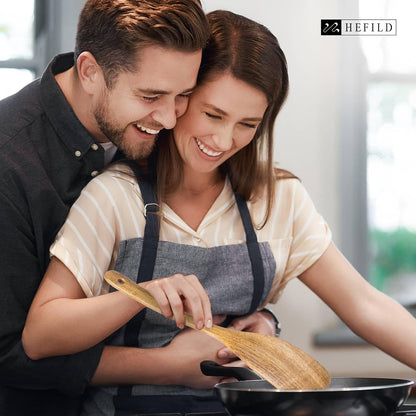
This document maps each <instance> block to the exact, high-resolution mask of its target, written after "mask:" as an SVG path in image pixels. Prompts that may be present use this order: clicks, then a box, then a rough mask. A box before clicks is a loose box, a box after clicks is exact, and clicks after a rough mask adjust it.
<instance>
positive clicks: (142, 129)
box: [136, 124, 160, 134]
mask: <svg viewBox="0 0 416 416" xmlns="http://www.w3.org/2000/svg"><path fill="white" fill-rule="evenodd" d="M136 127H137V128H138V129H139V130H141V131H144V132H146V133H149V134H158V133H159V132H160V130H153V129H149V128H147V127H143V126H140V125H139V124H136Z"/></svg>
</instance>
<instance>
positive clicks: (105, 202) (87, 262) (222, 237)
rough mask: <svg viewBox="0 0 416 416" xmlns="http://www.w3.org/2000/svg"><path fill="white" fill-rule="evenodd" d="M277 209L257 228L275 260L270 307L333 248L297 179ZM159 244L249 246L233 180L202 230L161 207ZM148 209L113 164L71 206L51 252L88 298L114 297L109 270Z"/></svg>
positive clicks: (281, 194) (255, 215)
mask: <svg viewBox="0 0 416 416" xmlns="http://www.w3.org/2000/svg"><path fill="white" fill-rule="evenodd" d="M275 186H276V192H275V200H274V204H273V209H272V213H271V216H270V218H269V220H268V221H267V223H266V225H265V226H264V227H263V228H261V229H260V230H256V233H257V238H258V240H259V242H265V241H267V242H268V243H269V244H270V247H271V250H272V252H273V255H274V257H275V260H276V274H275V277H274V281H273V285H272V290H271V292H270V294H269V297H268V299H267V302H266V303H268V302H276V301H277V299H278V298H279V296H280V294H281V292H282V290H283V289H284V287H285V286H286V284H287V283H288V282H289V281H290V280H291V279H292V278H294V277H297V276H299V275H300V274H301V273H302V272H303V271H305V270H306V269H308V268H309V267H310V266H311V265H312V264H313V263H314V262H315V261H316V260H317V259H318V258H319V257H320V256H321V255H322V254H323V253H324V251H325V250H326V249H327V247H328V245H329V244H330V242H331V238H332V237H331V231H330V229H329V228H328V226H327V224H326V222H325V221H324V220H323V218H322V217H321V216H320V215H319V214H318V213H317V211H316V209H315V207H314V205H313V202H312V200H311V199H310V197H309V195H308V193H307V192H306V190H305V188H304V187H303V185H302V184H301V183H300V181H299V180H298V179H282V180H278V181H276V184H275ZM247 205H248V209H249V211H250V214H251V216H252V219H253V221H254V223H255V224H260V223H261V222H262V220H263V218H264V214H265V210H266V201H265V199H264V198H263V199H261V198H260V199H258V200H256V201H254V202H248V204H247ZM160 212H161V226H160V240H161V241H170V242H174V243H179V244H188V245H194V246H199V247H214V246H221V245H230V244H238V243H243V242H245V233H244V228H243V224H242V221H241V218H240V215H239V212H238V207H237V204H236V202H235V198H234V194H233V191H232V189H231V186H230V183H229V182H228V181H226V182H225V185H224V188H223V190H222V192H221V194H220V195H219V196H218V198H217V199H216V201H215V202H214V204H213V205H212V206H211V208H210V210H209V211H208V212H207V214H206V216H205V217H204V219H203V220H202V222H201V224H200V225H199V227H198V229H197V230H193V229H192V228H191V227H189V226H188V225H187V224H186V223H185V222H184V221H183V220H182V219H181V218H180V217H179V216H178V215H176V214H175V212H174V211H173V210H172V209H171V208H170V207H169V206H168V205H166V204H161V206H160ZM144 226H145V217H144V206H143V200H142V197H141V193H140V189H139V186H138V184H137V181H136V179H135V178H134V176H133V175H132V173H131V171H130V170H129V169H128V168H127V167H125V166H121V165H115V166H113V167H111V168H110V169H108V170H106V171H105V172H103V173H102V174H101V175H99V176H97V177H96V178H94V179H93V180H92V181H91V182H90V183H89V184H88V185H87V186H86V187H85V188H84V190H83V191H82V193H81V195H80V197H79V198H78V200H77V201H76V202H75V204H74V205H73V206H72V208H71V211H70V213H69V215H68V218H67V220H66V222H65V224H64V225H63V226H62V228H61V230H60V231H59V233H58V235H57V238H56V240H55V242H54V243H53V245H52V247H51V250H50V253H51V256H56V257H57V258H59V259H60V260H61V261H62V262H63V263H64V264H65V265H66V266H67V267H68V268H69V269H70V270H71V272H72V273H73V274H74V276H75V277H76V279H77V280H78V282H79V284H80V285H81V287H82V289H83V291H84V293H85V295H86V296H97V295H99V294H102V293H106V292H108V290H109V288H108V284H107V283H106V282H105V280H104V278H103V276H104V273H105V272H106V271H107V270H109V269H112V268H113V267H114V264H115V261H116V258H117V252H118V247H119V243H120V242H121V241H124V240H128V239H131V238H137V237H143V232H144Z"/></svg>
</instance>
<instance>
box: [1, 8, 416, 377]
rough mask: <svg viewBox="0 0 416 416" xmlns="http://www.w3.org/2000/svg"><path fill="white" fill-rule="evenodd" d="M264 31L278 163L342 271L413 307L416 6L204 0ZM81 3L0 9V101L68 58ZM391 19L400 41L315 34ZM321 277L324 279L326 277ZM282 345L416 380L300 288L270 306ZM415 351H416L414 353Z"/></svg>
mask: <svg viewBox="0 0 416 416" xmlns="http://www.w3.org/2000/svg"><path fill="white" fill-rule="evenodd" d="M202 3H203V7H204V9H205V10H206V11H207V12H208V11H211V10H215V9H218V8H222V9H228V10H231V11H234V12H237V13H241V14H244V15H247V16H249V17H251V18H253V19H254V20H257V21H259V22H261V23H263V24H264V25H266V26H267V27H268V28H269V29H270V30H271V31H272V32H273V33H274V34H275V35H276V36H277V37H278V39H279V41H280V44H281V46H282V49H283V50H284V51H285V54H286V57H287V60H288V66H289V74H290V84H291V86H290V94H289V98H288V100H287V103H286V105H285V107H284V109H283V110H282V112H281V114H280V115H279V117H278V120H277V123H276V138H275V143H276V145H275V159H276V162H278V163H279V164H280V166H282V167H284V168H286V169H289V170H291V171H292V172H293V173H295V174H296V175H297V176H299V177H300V178H301V179H302V181H303V183H304V185H305V186H306V188H307V189H308V191H309V193H310V194H311V196H312V198H313V200H314V201H315V205H316V206H317V208H318V210H319V211H320V212H321V213H322V215H323V216H324V217H325V218H326V220H327V222H328V223H329V225H330V227H331V229H332V231H333V236H334V241H335V243H336V244H337V245H338V247H339V248H340V249H341V251H342V252H343V253H344V255H345V256H346V257H347V258H348V259H349V261H350V262H351V263H352V264H353V265H354V266H355V267H356V268H357V269H358V270H359V271H360V272H361V273H362V274H363V275H364V276H365V277H366V278H368V279H369V280H370V281H371V282H372V284H374V285H375V286H377V287H378V288H379V289H381V290H383V291H385V292H386V293H388V294H390V295H392V296H393V297H395V298H396V299H397V300H398V301H400V302H402V303H403V304H405V305H406V306H408V307H409V309H410V310H411V311H414V310H415V307H416V192H415V191H414V189H415V181H416V168H415V161H416V52H415V49H414V41H415V39H416V27H415V25H414V17H415V16H416V2H415V1H414V0H348V1H345V0H292V1H290V2H289V1H285V0H255V1H254V0H202ZM83 4H84V0H19V1H14V2H11V1H8V0H0V98H3V97H5V96H7V95H10V94H12V93H13V92H15V91H17V90H18V89H20V88H21V87H22V86H23V85H25V84H26V83H28V82H30V81H31V80H32V79H34V78H35V77H38V76H39V75H40V74H41V73H42V71H43V69H44V68H45V66H46V65H47V63H48V62H49V60H50V59H51V58H52V57H53V56H54V55H55V54H57V53H59V52H66V51H71V50H73V47H74V36H75V28H76V24H77V18H78V14H79V11H80V10H81V8H82V6H83ZM358 18H362V19H397V35H396V36H321V34H320V23H321V19H358ZM323 278H324V277H323ZM273 308H274V309H275V311H276V312H277V313H278V316H279V319H280V320H281V322H282V327H283V332H282V337H283V338H284V339H286V340H288V341H289V342H292V343H294V344H296V345H297V346H299V347H300V348H302V349H304V350H306V351H308V352H309V353H310V354H312V355H313V356H314V357H315V358H317V359H318V360H320V361H321V362H322V364H324V365H325V366H326V367H327V368H328V369H329V371H330V373H331V374H332V375H333V376H336V375H339V376H359V375H363V376H381V377H389V376H390V377H402V378H413V379H414V378H416V375H415V372H414V371H411V370H410V369H409V368H407V367H405V366H404V365H401V364H400V363H398V362H396V361H395V360H393V359H391V358H389V357H388V356H386V355H385V354H383V353H382V352H380V351H378V350H376V349H375V348H373V347H370V346H368V345H366V344H365V343H363V342H362V341H361V340H360V339H358V338H357V337H355V336H353V334H351V333H350V332H349V331H347V330H346V328H344V327H343V325H342V324H341V322H339V321H338V319H337V318H336V317H335V316H334V314H333V313H332V312H331V311H330V310H329V309H328V308H327V307H326V306H325V305H324V304H323V303H322V302H321V301H320V300H319V299H318V298H317V297H316V296H315V295H314V294H313V293H310V292H309V291H308V290H307V289H306V288H305V287H303V286H302V284H301V283H300V282H298V281H294V282H292V283H291V284H290V285H289V286H288V287H287V289H286V291H285V293H284V295H283V296H282V298H281V300H280V301H279V303H278V304H277V305H276V306H274V307H273ZM415 348H416V346H415Z"/></svg>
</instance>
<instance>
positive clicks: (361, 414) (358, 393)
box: [201, 361, 416, 416]
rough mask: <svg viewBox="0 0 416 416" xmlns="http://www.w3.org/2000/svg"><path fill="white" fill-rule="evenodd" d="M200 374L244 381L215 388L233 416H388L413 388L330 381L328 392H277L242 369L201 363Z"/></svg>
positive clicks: (385, 381)
mask: <svg viewBox="0 0 416 416" xmlns="http://www.w3.org/2000/svg"><path fill="white" fill-rule="evenodd" d="M201 370H202V372H203V373H204V374H205V375H208V376H220V377H221V376H223V377H234V378H237V379H238V380H244V381H237V382H231V383H219V384H217V385H216V386H215V390H216V393H217V395H218V397H219V399H220V400H221V402H222V404H223V405H224V406H225V407H226V409H227V410H228V411H229V412H230V414H231V415H233V416H238V415H246V416H248V415H250V416H254V415H260V416H334V415H335V416H391V415H393V414H395V412H396V411H397V410H398V408H399V407H400V406H402V405H403V403H404V402H405V401H406V399H407V398H408V396H409V394H410V390H411V388H412V385H413V384H414V382H413V381H409V380H400V379H390V378H333V379H332V381H331V384H330V386H329V387H328V388H327V389H322V390H277V389H275V388H274V387H273V386H272V385H271V384H270V383H269V382H267V381H266V380H263V379H260V378H259V376H258V375H257V374H255V373H253V372H252V371H251V370H248V369H245V368H243V369H242V368H237V367H223V366H220V365H218V364H217V363H214V362H212V361H203V362H202V363H201ZM248 378H249V379H250V380H247V379H248ZM253 378H256V379H254V380H253ZM403 409H404V407H403ZM412 409H415V408H412ZM407 411H408V412H409V413H407ZM414 411H415V413H412V410H411V409H410V407H409V408H406V412H405V411H404V410H403V413H401V412H397V413H396V414H397V415H399V414H400V415H407V414H409V415H410V414H415V415H416V409H415V410H414Z"/></svg>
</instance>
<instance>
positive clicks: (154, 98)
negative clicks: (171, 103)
mask: <svg viewBox="0 0 416 416" xmlns="http://www.w3.org/2000/svg"><path fill="white" fill-rule="evenodd" d="M142 98H143V100H144V101H149V102H153V101H156V100H157V99H158V97H157V96H155V97H145V96H143V97H142Z"/></svg>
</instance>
